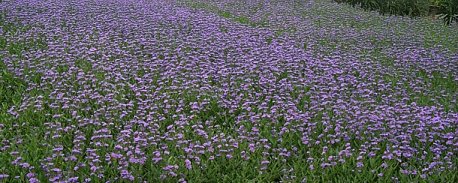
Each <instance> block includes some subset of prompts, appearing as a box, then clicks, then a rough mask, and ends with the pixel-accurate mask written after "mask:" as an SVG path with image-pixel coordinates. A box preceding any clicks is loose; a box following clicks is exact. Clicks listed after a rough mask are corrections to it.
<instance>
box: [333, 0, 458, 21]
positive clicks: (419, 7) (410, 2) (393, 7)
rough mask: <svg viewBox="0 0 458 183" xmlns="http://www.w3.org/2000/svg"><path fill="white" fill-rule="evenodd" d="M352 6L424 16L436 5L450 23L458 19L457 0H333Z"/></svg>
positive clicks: (396, 13)
mask: <svg viewBox="0 0 458 183" xmlns="http://www.w3.org/2000/svg"><path fill="white" fill-rule="evenodd" d="M335 1H336V2H339V3H341V2H345V3H348V4H350V5H352V6H359V7H361V8H363V9H365V10H376V11H379V12H380V13H381V14H394V15H408V16H426V15H428V14H429V13H431V11H430V8H434V9H436V8H435V7H437V9H438V12H436V11H433V13H439V14H440V17H441V18H442V19H443V20H444V22H445V23H447V24H450V23H451V22H453V21H457V20H458V0H335Z"/></svg>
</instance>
